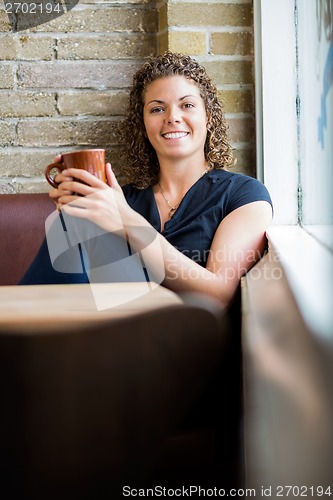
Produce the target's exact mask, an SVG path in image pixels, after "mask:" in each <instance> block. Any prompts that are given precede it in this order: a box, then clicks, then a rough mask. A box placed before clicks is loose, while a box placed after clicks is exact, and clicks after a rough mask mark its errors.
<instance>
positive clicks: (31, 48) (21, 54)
mask: <svg viewBox="0 0 333 500" xmlns="http://www.w3.org/2000/svg"><path fill="white" fill-rule="evenodd" d="M0 44H1V59H2V60H14V61H16V60H25V61H35V60H38V61H40V60H51V59H52V57H53V51H54V40H53V38H51V37H34V36H17V35H13V36H7V37H5V38H3V39H2V40H1V42H0Z"/></svg>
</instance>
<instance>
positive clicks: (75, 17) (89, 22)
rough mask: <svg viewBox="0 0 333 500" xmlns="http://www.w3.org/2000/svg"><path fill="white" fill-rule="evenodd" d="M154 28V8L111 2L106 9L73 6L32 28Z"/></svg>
mask: <svg viewBox="0 0 333 500" xmlns="http://www.w3.org/2000/svg"><path fill="white" fill-rule="evenodd" d="M156 30H157V10H156V9H155V8H149V9H148V8H147V9H140V8H135V7H129V8H128V7H118V6H117V7H116V6H111V7H108V8H105V9H102V8H98V9H90V8H85V7H83V8H82V9H80V10H78V9H74V10H72V11H70V12H68V13H66V14H65V15H63V16H60V17H58V18H56V19H54V20H53V21H50V22H48V23H44V24H40V25H39V26H36V27H35V28H33V29H32V30H31V31H32V32H40V31H42V32H44V33H50V32H58V33H61V32H62V33H71V32H73V33H80V32H81V33H83V32H85V33H86V32H88V33H111V32H114V31H117V32H121V31H125V32H129V31H132V32H137V31H140V32H150V33H155V32H156Z"/></svg>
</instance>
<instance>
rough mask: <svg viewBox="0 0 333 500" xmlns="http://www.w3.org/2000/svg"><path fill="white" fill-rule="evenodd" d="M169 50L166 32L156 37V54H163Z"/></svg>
mask: <svg viewBox="0 0 333 500" xmlns="http://www.w3.org/2000/svg"><path fill="white" fill-rule="evenodd" d="M168 48H169V35H168V33H167V32H165V33H161V34H158V35H157V53H158V54H163V53H164V52H166V51H167V50H168Z"/></svg>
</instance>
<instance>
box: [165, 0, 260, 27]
mask: <svg viewBox="0 0 333 500" xmlns="http://www.w3.org/2000/svg"><path fill="white" fill-rule="evenodd" d="M168 22H169V26H252V24H253V20H252V4H251V3H248V4H232V3H230V4H222V3H216V4H215V3H209V4H207V3H200V2H197V3H195V2H189V3H182V2H177V3H169V7H168Z"/></svg>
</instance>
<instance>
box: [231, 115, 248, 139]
mask: <svg viewBox="0 0 333 500" xmlns="http://www.w3.org/2000/svg"><path fill="white" fill-rule="evenodd" d="M228 124H229V136H230V140H231V142H248V141H251V140H253V138H254V119H253V118H229V119H228Z"/></svg>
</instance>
